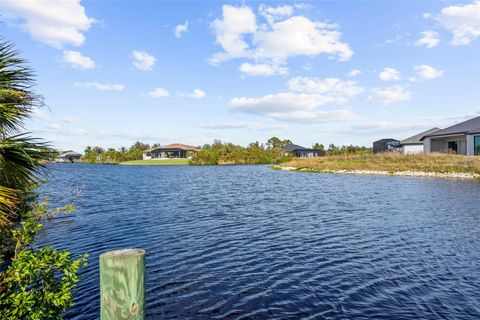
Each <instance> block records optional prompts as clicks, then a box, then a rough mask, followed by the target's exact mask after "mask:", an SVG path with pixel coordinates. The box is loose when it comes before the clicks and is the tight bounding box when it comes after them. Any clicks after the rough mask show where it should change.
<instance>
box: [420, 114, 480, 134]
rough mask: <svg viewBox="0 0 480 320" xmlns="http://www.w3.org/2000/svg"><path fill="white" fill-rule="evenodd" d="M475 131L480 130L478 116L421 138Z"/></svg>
mask: <svg viewBox="0 0 480 320" xmlns="http://www.w3.org/2000/svg"><path fill="white" fill-rule="evenodd" d="M477 132H480V116H478V117H476V118H473V119H470V120H467V121H464V122H461V123H458V124H456V125H453V126H451V127H448V128H446V129H443V130H439V131H436V132H434V133H432V134H428V135H425V136H424V137H423V138H422V139H421V140H423V139H425V138H426V137H438V136H448V135H454V134H468V133H477Z"/></svg>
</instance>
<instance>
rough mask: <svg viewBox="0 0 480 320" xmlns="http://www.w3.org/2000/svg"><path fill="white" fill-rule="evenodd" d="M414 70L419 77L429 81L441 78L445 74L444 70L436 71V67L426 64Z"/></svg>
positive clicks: (415, 67)
mask: <svg viewBox="0 0 480 320" xmlns="http://www.w3.org/2000/svg"><path fill="white" fill-rule="evenodd" d="M413 70H414V71H415V72H416V73H417V75H418V76H419V77H421V78H423V79H428V80H430V79H435V78H438V77H441V76H442V74H443V70H440V69H435V68H434V67H432V66H429V65H426V64H422V65H419V66H414V67H413Z"/></svg>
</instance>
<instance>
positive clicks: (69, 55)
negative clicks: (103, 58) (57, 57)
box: [63, 50, 95, 70]
mask: <svg viewBox="0 0 480 320" xmlns="http://www.w3.org/2000/svg"><path fill="white" fill-rule="evenodd" d="M63 60H64V61H65V62H67V63H68V64H70V66H72V68H75V69H80V70H89V69H95V61H93V60H92V59H91V58H89V57H87V56H84V55H82V54H81V53H80V52H78V51H71V50H67V51H64V52H63Z"/></svg>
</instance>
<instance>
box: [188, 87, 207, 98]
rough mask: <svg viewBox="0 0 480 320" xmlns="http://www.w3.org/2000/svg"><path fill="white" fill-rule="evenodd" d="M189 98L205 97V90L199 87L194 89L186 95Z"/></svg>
mask: <svg viewBox="0 0 480 320" xmlns="http://www.w3.org/2000/svg"><path fill="white" fill-rule="evenodd" d="M188 96H189V97H190V98H193V99H201V98H203V97H205V91H203V90H200V89H194V90H193V92H192V93H191V94H189V95H188Z"/></svg>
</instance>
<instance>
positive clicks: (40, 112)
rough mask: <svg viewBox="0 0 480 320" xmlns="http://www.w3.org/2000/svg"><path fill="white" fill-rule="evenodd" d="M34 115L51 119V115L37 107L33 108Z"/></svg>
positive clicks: (42, 118) (44, 119)
mask: <svg viewBox="0 0 480 320" xmlns="http://www.w3.org/2000/svg"><path fill="white" fill-rule="evenodd" d="M32 117H33V118H36V119H39V120H43V121H47V120H50V117H49V116H48V115H47V114H46V113H45V112H43V110H40V109H39V108H37V107H34V108H32Z"/></svg>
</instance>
